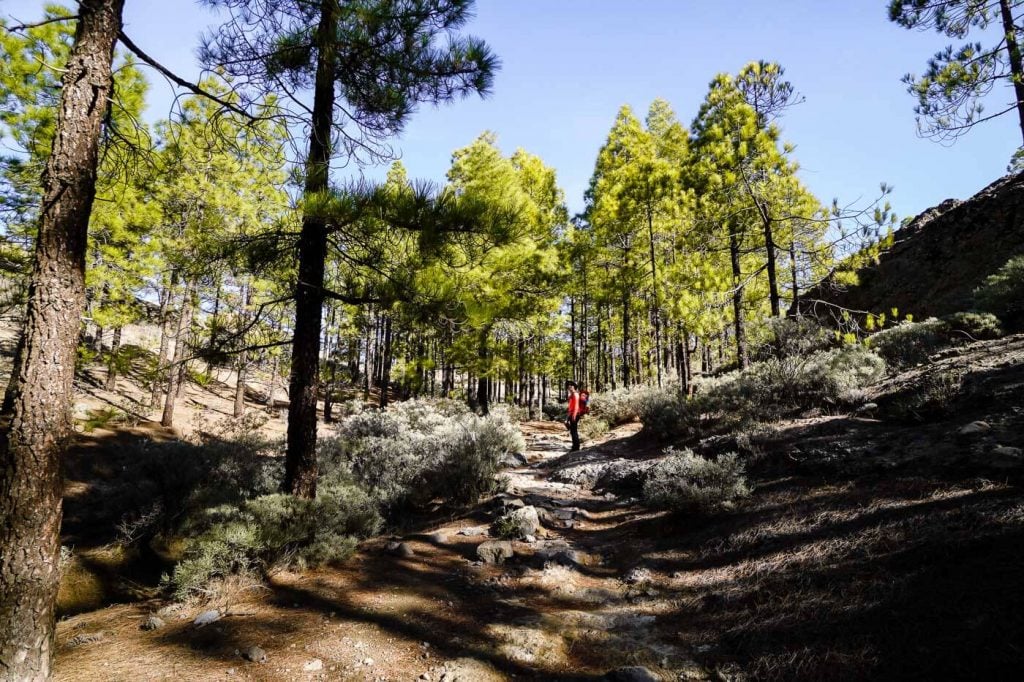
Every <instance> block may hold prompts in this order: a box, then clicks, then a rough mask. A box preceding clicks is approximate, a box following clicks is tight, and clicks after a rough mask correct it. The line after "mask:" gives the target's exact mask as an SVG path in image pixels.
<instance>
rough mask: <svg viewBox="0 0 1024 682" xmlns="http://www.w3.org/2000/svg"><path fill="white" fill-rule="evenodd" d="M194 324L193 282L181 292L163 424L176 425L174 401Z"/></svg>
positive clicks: (182, 373)
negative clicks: (191, 328)
mask: <svg viewBox="0 0 1024 682" xmlns="http://www.w3.org/2000/svg"><path fill="white" fill-rule="evenodd" d="M191 324H192V283H191V282H186V283H185V290H184V291H183V292H182V294H181V312H180V313H179V314H178V329H177V331H176V332H175V334H174V358H173V359H172V360H171V367H170V371H169V372H168V379H167V397H166V398H165V399H164V414H163V417H161V419H160V423H161V424H162V425H163V426H173V425H174V403H176V402H177V400H178V394H179V393H180V392H181V384H182V377H183V375H184V367H185V347H186V345H187V344H186V343H185V340H186V337H187V336H188V330H189V327H190V326H191Z"/></svg>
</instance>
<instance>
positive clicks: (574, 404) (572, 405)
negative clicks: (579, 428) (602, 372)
mask: <svg viewBox="0 0 1024 682" xmlns="http://www.w3.org/2000/svg"><path fill="white" fill-rule="evenodd" d="M578 416H580V394H579V391H577V392H576V393H572V394H570V395H569V419H576V418H577V417H578Z"/></svg>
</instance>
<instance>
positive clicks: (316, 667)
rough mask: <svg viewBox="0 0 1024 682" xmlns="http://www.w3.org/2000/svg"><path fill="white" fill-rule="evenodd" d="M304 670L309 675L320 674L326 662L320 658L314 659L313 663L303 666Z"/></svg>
mask: <svg viewBox="0 0 1024 682" xmlns="http://www.w3.org/2000/svg"><path fill="white" fill-rule="evenodd" d="M302 669H303V671H305V672H307V673H316V672H320V671H321V670H323V669H324V662H323V661H321V660H320V659H319V658H314V659H313V660H312V661H309V662H307V663H306V665H304V666H302Z"/></svg>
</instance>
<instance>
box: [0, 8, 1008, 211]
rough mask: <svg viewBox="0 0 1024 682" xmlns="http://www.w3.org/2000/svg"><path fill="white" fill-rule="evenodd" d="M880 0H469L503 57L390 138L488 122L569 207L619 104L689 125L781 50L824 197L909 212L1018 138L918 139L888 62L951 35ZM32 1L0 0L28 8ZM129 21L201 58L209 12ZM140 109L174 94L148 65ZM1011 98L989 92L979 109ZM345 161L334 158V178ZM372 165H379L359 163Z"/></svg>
mask: <svg viewBox="0 0 1024 682" xmlns="http://www.w3.org/2000/svg"><path fill="white" fill-rule="evenodd" d="M886 4H887V3H886V0H844V1H842V2H837V1H834V0H829V1H827V2H825V1H823V0H774V1H773V2H764V1H763V0H634V1H633V2H622V1H621V0H619V1H617V2H613V1H609V0H477V6H476V18H475V19H474V20H473V21H472V22H471V24H470V26H469V29H468V31H469V32H470V33H473V34H475V35H478V36H480V37H482V38H484V39H485V40H487V41H488V42H489V43H490V44H491V46H492V48H493V49H494V51H495V52H496V53H497V54H498V56H499V57H500V58H501V60H502V68H501V71H500V72H499V73H498V75H497V77H496V79H495V83H494V91H493V94H492V95H491V96H490V97H488V98H487V99H485V100H482V101H481V100H479V99H471V100H467V101H462V102H457V103H455V104H452V105H448V106H444V107H441V108H432V107H426V108H423V109H422V110H421V111H419V112H418V113H417V114H416V115H415V117H414V118H413V119H412V121H411V123H410V124H409V125H408V127H407V129H406V131H405V132H404V134H403V135H402V136H401V138H400V139H399V140H398V141H397V144H396V147H397V148H399V149H400V150H401V152H402V155H403V162H404V163H405V165H406V167H407V168H408V170H409V174H410V176H411V177H416V178H423V179H430V180H435V181H442V180H443V179H444V173H445V171H446V169H447V167H448V165H449V160H450V155H451V152H452V151H453V150H454V149H456V148H458V147H461V146H464V145H466V144H468V143H469V142H470V141H472V140H473V138H475V137H476V136H477V135H478V134H479V133H481V132H483V131H484V130H493V131H495V132H496V133H497V134H498V139H499V143H500V144H501V146H502V148H503V149H504V150H505V151H507V152H509V153H511V152H512V151H513V150H514V149H515V148H517V147H523V148H525V149H527V150H528V151H530V152H532V153H534V154H537V155H539V156H540V157H541V158H542V159H544V161H545V162H546V163H548V164H549V165H551V166H553V167H554V168H555V169H556V170H557V171H558V176H559V180H560V183H561V184H562V186H563V188H564V189H565V192H566V197H567V200H568V203H569V206H570V209H571V210H573V211H574V212H575V211H578V210H580V209H581V208H582V204H583V191H584V190H585V188H586V186H587V181H588V179H589V177H590V174H591V171H592V170H593V164H594V159H595V157H596V155H597V151H598V149H599V147H600V146H601V144H602V142H603V141H604V138H605V136H606V135H607V132H608V129H609V127H610V126H611V124H612V121H613V120H614V118H615V114H616V112H617V110H618V108H619V107H620V106H621V105H623V104H629V105H630V106H632V107H633V108H634V109H635V110H637V113H638V114H639V115H641V116H642V115H643V114H644V112H645V111H646V109H647V107H648V105H649V104H650V102H651V100H653V99H654V98H656V97H662V98H664V99H666V100H668V101H669V102H670V103H671V104H672V106H673V107H674V108H675V110H676V113H677V115H678V116H679V118H680V120H681V121H682V122H683V124H684V125H686V126H687V127H689V124H690V122H691V120H692V119H693V116H694V115H695V114H696V112H697V108H698V107H699V106H700V103H701V101H702V100H703V98H704V95H705V93H706V91H707V84H708V82H709V81H710V80H711V78H712V77H713V76H714V75H715V74H716V73H719V72H723V71H724V72H730V73H735V72H736V71H738V70H739V69H740V68H741V67H742V66H743V65H744V64H745V63H747V62H749V61H752V60H757V59H766V60H772V61H777V62H779V63H781V64H782V65H783V66H784V67H785V69H786V76H787V78H788V79H789V80H790V81H792V83H793V84H794V86H795V87H796V89H797V90H798V91H799V92H800V93H801V94H803V95H804V97H805V98H806V101H805V103H804V104H801V105H800V106H798V107H795V108H793V109H791V110H790V111H789V112H788V113H787V114H786V116H785V118H784V119H783V120H782V126H783V130H784V137H785V139H786V140H787V141H789V142H792V143H794V144H795V145H796V152H795V158H796V159H797V160H798V161H799V162H800V164H801V166H802V170H801V173H802V176H803V179H804V181H805V182H806V184H807V185H808V186H809V187H810V188H811V190H812V191H814V192H815V193H816V194H817V195H818V197H819V198H820V199H821V200H823V201H825V202H828V201H830V200H831V199H832V197H839V198H840V199H841V201H842V202H844V203H850V202H853V201H856V200H857V199H858V198H861V199H862V200H864V201H866V200H868V199H870V198H873V197H874V196H875V195H876V194H877V191H878V185H879V183H880V182H882V181H884V182H887V183H888V184H890V185H892V186H894V188H895V190H894V192H893V194H892V196H891V199H890V200H891V202H892V204H893V208H894V209H895V210H896V212H897V213H899V214H900V215H901V216H906V215H913V214H916V213H918V212H920V211H922V210H924V209H926V208H928V207H930V206H932V205H934V204H937V203H938V202H940V201H942V200H943V199H946V198H949V197H957V198H966V197H967V196H969V195H971V194H973V193H974V192H976V191H977V190H979V189H981V188H982V187H984V186H985V185H987V184H988V183H989V182H991V181H992V180H994V179H995V178H997V177H999V176H1000V175H1002V174H1003V173H1004V171H1005V167H1006V164H1007V162H1008V160H1009V158H1010V155H1011V154H1012V152H1013V151H1014V149H1016V148H1017V146H1018V145H1019V143H1020V134H1019V130H1018V128H1017V124H1016V121H1015V119H1014V118H1013V117H1012V116H1004V117H1002V118H1000V119H997V120H995V121H993V122H990V123H987V124H984V125H983V126H980V127H978V128H976V129H975V130H974V131H972V132H971V133H969V134H968V135H966V136H965V137H963V138H961V139H960V140H959V141H958V142H957V143H956V144H955V145H954V146H952V147H945V146H942V145H939V144H937V143H935V142H931V141H929V140H923V139H919V138H918V137H917V136H916V133H915V124H914V114H913V101H912V99H911V97H910V96H909V95H908V94H906V92H905V88H904V86H903V84H902V83H901V82H900V77H901V76H902V75H903V74H904V73H906V72H908V71H914V72H920V71H921V70H922V69H923V68H924V64H925V61H926V59H927V58H928V57H929V56H930V55H931V54H932V53H933V52H935V51H936V50H937V49H939V48H941V47H942V46H944V45H945V44H947V43H948V42H949V41H948V39H946V38H945V37H944V36H941V35H938V34H935V33H931V32H928V33H920V32H913V31H907V30H905V29H902V28H900V27H898V26H896V25H895V24H891V23H890V22H889V21H888V19H887V17H886V9H885V8H886ZM41 7H42V3H40V2H30V1H28V0H0V13H3V14H6V15H13V16H15V17H17V18H19V19H29V18H32V17H36V16H39V14H40V13H41ZM125 18H126V25H127V26H126V32H127V33H128V34H129V35H130V36H131V37H132V38H133V39H134V40H135V41H136V42H137V43H139V44H140V45H141V46H143V49H146V50H147V51H148V52H150V54H152V55H153V56H154V57H156V58H158V59H159V60H161V61H162V62H164V63H165V64H167V65H168V66H171V67H172V68H174V69H175V70H177V71H178V72H180V73H181V74H182V75H185V76H191V75H194V74H195V73H196V72H197V67H196V64H195V57H194V53H195V47H196V45H197V44H198V36H199V33H200V32H201V31H202V30H203V29H204V28H206V27H208V26H210V25H212V24H215V23H216V17H215V16H214V15H213V14H211V13H210V12H209V11H208V10H206V9H203V8H200V7H199V6H198V4H196V3H194V2H192V0H167V1H162V2H157V1H155V0H127V5H126V11H125ZM151 80H152V82H153V90H152V93H151V96H150V100H151V107H150V117H151V118H153V119H155V118H158V117H161V116H165V115H166V113H167V111H168V107H169V103H170V99H171V94H170V90H169V88H168V87H167V86H166V84H165V83H164V82H163V81H162V79H160V78H159V77H158V76H156V75H155V74H153V75H152V76H151ZM1006 99H1007V97H1006V95H1005V93H1002V92H997V93H993V95H992V99H991V102H990V107H989V108H990V109H991V110H996V109H997V107H999V106H1000V105H1002V104H1003V101H1004V100H1006ZM348 172H350V171H344V172H339V173H336V176H338V178H339V179H343V178H344V177H345V173H348ZM367 173H368V175H370V176H371V177H379V176H380V175H382V174H383V170H382V169H381V170H379V171H377V170H373V169H371V170H369V171H367Z"/></svg>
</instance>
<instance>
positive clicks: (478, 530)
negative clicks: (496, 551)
mask: <svg viewBox="0 0 1024 682" xmlns="http://www.w3.org/2000/svg"><path fill="white" fill-rule="evenodd" d="M456 535H465V536H467V537H474V536H477V535H487V529H486V528H484V527H483V526H473V527H470V528H462V529H461V530H459V532H458V533H456Z"/></svg>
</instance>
